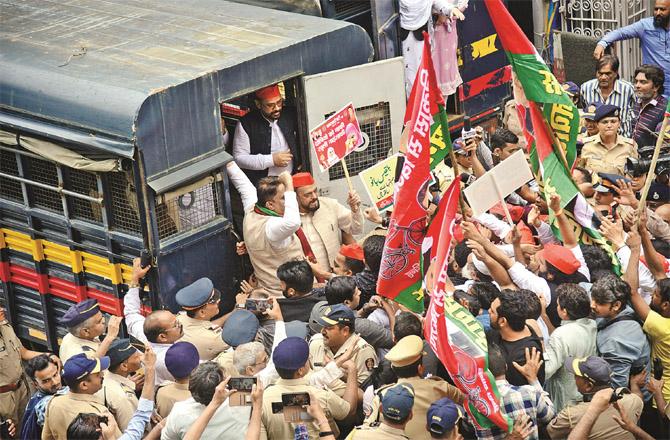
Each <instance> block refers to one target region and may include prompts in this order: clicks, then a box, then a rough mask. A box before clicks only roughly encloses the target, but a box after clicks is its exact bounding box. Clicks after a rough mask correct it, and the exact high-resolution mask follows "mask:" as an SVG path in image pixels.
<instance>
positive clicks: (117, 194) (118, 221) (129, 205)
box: [107, 172, 142, 235]
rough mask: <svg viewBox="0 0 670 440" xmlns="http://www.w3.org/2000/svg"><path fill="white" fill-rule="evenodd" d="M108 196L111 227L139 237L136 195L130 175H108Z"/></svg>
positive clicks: (140, 230)
mask: <svg viewBox="0 0 670 440" xmlns="http://www.w3.org/2000/svg"><path fill="white" fill-rule="evenodd" d="M107 177H108V179H109V188H108V195H111V197H112V225H113V227H114V228H116V229H120V230H123V231H125V232H129V233H131V234H134V235H139V234H140V233H141V232H142V229H141V228H140V220H139V218H140V217H139V209H138V206H137V194H136V193H135V185H134V184H133V183H132V182H133V178H132V174H131V173H123V172H121V173H109V174H107Z"/></svg>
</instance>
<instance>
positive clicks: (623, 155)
mask: <svg viewBox="0 0 670 440" xmlns="http://www.w3.org/2000/svg"><path fill="white" fill-rule="evenodd" d="M619 114H620V110H619V107H617V106H615V105H610V104H604V105H601V106H600V107H598V109H597V110H596V111H595V115H594V118H593V119H594V120H595V121H596V122H597V123H598V134H597V135H595V136H592V137H589V138H585V139H584V147H583V148H582V155H581V158H580V166H583V167H584V168H586V169H588V170H590V171H593V172H603V173H613V174H621V175H623V174H624V166H625V165H626V159H627V158H629V157H635V158H637V147H636V145H635V142H634V141H633V140H632V139H630V138H627V137H624V136H621V135H619V134H618V131H619V127H620V126H621V118H620V116H619Z"/></svg>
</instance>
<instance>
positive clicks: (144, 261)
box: [140, 249, 152, 268]
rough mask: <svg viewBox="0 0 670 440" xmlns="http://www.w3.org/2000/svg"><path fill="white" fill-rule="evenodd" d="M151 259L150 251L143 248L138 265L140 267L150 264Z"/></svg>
mask: <svg viewBox="0 0 670 440" xmlns="http://www.w3.org/2000/svg"><path fill="white" fill-rule="evenodd" d="M151 260H152V257H151V253H150V252H149V251H148V250H146V249H144V250H143V251H142V253H141V254H140V266H141V267H142V268H145V267H147V266H151Z"/></svg>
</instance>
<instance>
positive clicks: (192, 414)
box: [161, 397, 251, 440]
mask: <svg viewBox="0 0 670 440" xmlns="http://www.w3.org/2000/svg"><path fill="white" fill-rule="evenodd" d="M204 410H205V405H202V404H200V403H198V402H196V401H195V400H194V399H193V397H191V398H189V399H186V400H184V401H182V402H177V403H175V404H174V406H173V407H172V411H171V412H170V415H169V416H168V418H167V422H166V424H165V428H163V431H162V432H161V440H180V439H182V438H184V436H186V433H187V432H188V430H189V428H190V427H191V425H193V423H195V421H196V420H197V419H198V417H200V414H202V412H203V411H204ZM250 412H251V407H250V406H234V407H231V406H230V404H229V402H228V399H226V401H225V402H223V404H222V405H221V406H220V407H219V408H218V409H217V410H216V412H215V413H214V415H213V416H212V419H211V420H210V421H209V423H207V427H206V428H205V430H204V431H203V432H202V436H201V438H203V439H218V438H222V439H223V438H225V439H226V440H228V439H230V440H235V439H239V440H244V438H245V437H246V435H247V425H248V424H249V416H250Z"/></svg>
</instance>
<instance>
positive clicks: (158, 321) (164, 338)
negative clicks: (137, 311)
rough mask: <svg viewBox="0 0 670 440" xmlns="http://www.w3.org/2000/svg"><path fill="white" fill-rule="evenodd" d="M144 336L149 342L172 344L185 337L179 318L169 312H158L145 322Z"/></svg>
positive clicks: (148, 317)
mask: <svg viewBox="0 0 670 440" xmlns="http://www.w3.org/2000/svg"><path fill="white" fill-rule="evenodd" d="M144 335H145V336H146V337H147V339H148V340H149V342H153V343H158V344H172V343H174V342H176V341H177V340H178V339H179V338H181V337H182V335H183V329H182V326H181V324H180V323H179V321H178V320H177V317H176V316H175V315H174V314H173V313H172V312H170V311H168V310H156V311H155V312H152V313H151V314H150V315H149V316H147V317H146V319H145V320H144Z"/></svg>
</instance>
